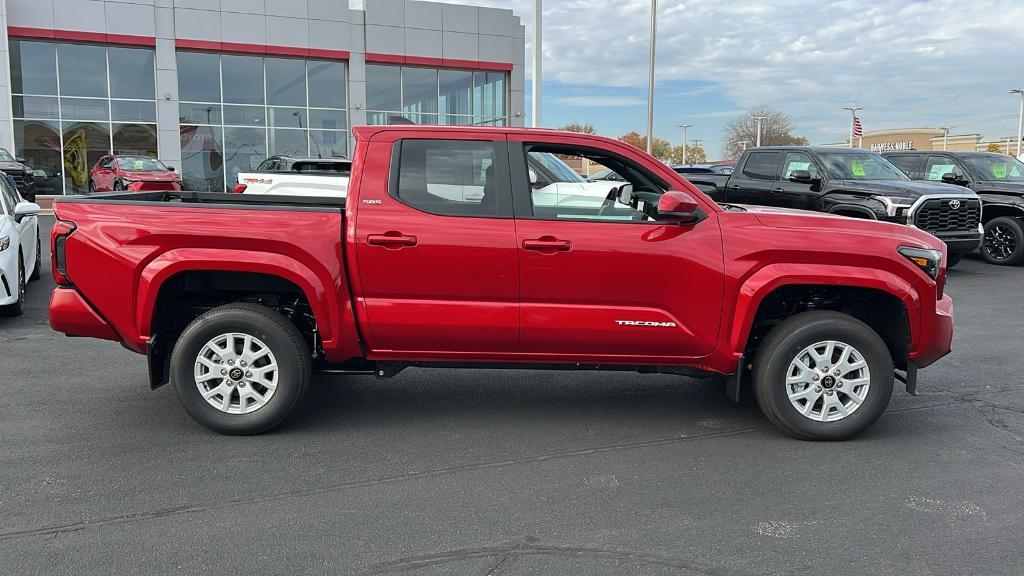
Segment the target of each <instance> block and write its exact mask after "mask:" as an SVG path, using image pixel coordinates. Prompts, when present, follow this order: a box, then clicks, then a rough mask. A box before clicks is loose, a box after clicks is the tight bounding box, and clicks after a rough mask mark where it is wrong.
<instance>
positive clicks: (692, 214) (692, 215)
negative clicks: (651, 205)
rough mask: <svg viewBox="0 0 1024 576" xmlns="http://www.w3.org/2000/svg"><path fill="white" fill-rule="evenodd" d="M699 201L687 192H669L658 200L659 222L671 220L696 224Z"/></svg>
mask: <svg viewBox="0 0 1024 576" xmlns="http://www.w3.org/2000/svg"><path fill="white" fill-rule="evenodd" d="M698 206H699V205H698V204H697V201H696V200H694V199H693V197H692V196H690V195H689V194H687V193H686V192H680V191H678V190H669V191H668V192H665V193H664V194H662V195H661V199H660V200H658V220H671V221H676V222H680V223H684V224H686V223H691V222H696V221H697V219H698V218H699V217H700V215H699V214H698V212H697V210H698Z"/></svg>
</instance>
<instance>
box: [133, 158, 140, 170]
mask: <svg viewBox="0 0 1024 576" xmlns="http://www.w3.org/2000/svg"><path fill="white" fill-rule="evenodd" d="M133 165H134V166H135V168H134V169H135V170H142V160H136V161H135V162H134V163H133Z"/></svg>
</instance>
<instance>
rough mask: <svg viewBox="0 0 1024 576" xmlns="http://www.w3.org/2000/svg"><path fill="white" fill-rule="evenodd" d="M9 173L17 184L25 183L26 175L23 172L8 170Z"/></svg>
mask: <svg viewBox="0 0 1024 576" xmlns="http://www.w3.org/2000/svg"><path fill="white" fill-rule="evenodd" d="M7 175H8V176H10V177H11V180H14V185H15V186H21V185H22V184H24V183H25V175H24V174H22V173H21V172H7Z"/></svg>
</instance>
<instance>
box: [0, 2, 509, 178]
mask: <svg viewBox="0 0 1024 576" xmlns="http://www.w3.org/2000/svg"><path fill="white" fill-rule="evenodd" d="M0 30H2V34H3V37H2V38H0V50H2V51H3V54H0V65H2V66H4V69H3V70H2V72H0V92H2V94H0V146H2V147H4V148H6V149H7V150H8V151H10V152H11V153H12V154H14V155H16V156H17V157H19V158H24V159H25V162H26V163H27V164H29V165H31V166H32V167H33V169H34V171H35V176H36V183H37V192H38V193H39V194H44V195H45V194H54V195H59V194H75V193H80V192H84V191H86V190H87V189H88V178H89V176H88V174H89V169H90V168H91V167H92V166H93V165H94V164H95V163H96V162H97V160H98V159H99V158H101V157H103V156H105V155H108V154H110V153H115V154H145V155H150V156H154V157H158V158H160V159H161V160H163V161H164V162H165V163H166V164H168V165H170V166H173V167H175V168H176V169H177V170H179V171H181V174H182V176H183V178H184V180H185V186H186V188H187V189H192V190H211V191H222V190H225V188H226V187H228V186H231V185H233V184H234V182H235V175H236V174H237V173H238V172H239V171H244V170H249V169H252V168H255V167H256V165H257V164H258V163H259V161H260V160H262V159H264V158H266V157H267V156H271V155H275V154H281V155H293V156H307V155H310V156H322V157H328V156H347V155H349V154H350V153H351V147H352V137H351V127H352V126H358V125H361V124H383V123H388V122H389V121H390V122H395V121H396V119H395V117H399V116H401V117H404V118H406V119H408V120H411V121H413V122H416V123H422V124H446V125H487V126H521V125H522V124H523V110H524V97H523V85H524V72H523V71H524V66H523V61H524V52H525V49H524V28H523V25H522V24H521V22H520V21H519V18H518V17H517V16H515V15H514V14H513V13H512V11H511V10H501V9H492V8H479V7H475V6H465V5H455V4H439V3H431V2H418V1H414V0H365V10H354V9H350V8H349V5H348V0H118V1H113V0H0Z"/></svg>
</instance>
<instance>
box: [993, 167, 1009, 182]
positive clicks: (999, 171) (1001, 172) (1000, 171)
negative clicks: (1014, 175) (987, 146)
mask: <svg viewBox="0 0 1024 576" xmlns="http://www.w3.org/2000/svg"><path fill="white" fill-rule="evenodd" d="M992 175H993V176H995V177H996V178H998V179H1000V180H1002V179H1004V178H1006V164H993V165H992Z"/></svg>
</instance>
